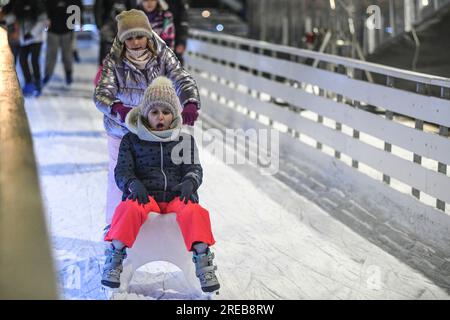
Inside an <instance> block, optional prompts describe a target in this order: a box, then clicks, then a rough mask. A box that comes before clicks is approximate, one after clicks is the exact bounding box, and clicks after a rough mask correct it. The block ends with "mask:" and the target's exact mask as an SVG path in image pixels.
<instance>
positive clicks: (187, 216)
mask: <svg viewBox="0 0 450 320" xmlns="http://www.w3.org/2000/svg"><path fill="white" fill-rule="evenodd" d="M164 211H165V212H167V213H169V212H175V213H176V214H177V222H178V225H179V226H180V230H181V234H182V235H183V238H184V243H185V245H186V249H187V250H188V251H192V245H193V244H194V243H195V242H204V243H206V244H207V245H209V246H212V245H213V244H214V243H215V242H216V241H215V240H214V237H213V234H212V231H211V222H210V219H209V213H208V211H207V210H206V209H204V208H203V207H202V206H200V205H199V204H198V203H193V202H191V201H189V202H188V204H184V202H183V201H181V200H180V198H179V197H176V198H175V199H173V200H172V201H170V202H169V204H168V205H167V207H166V210H164Z"/></svg>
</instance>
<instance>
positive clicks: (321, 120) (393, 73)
mask: <svg viewBox="0 0 450 320" xmlns="http://www.w3.org/2000/svg"><path fill="white" fill-rule="evenodd" d="M315 60H319V61H320V63H319V66H318V68H313V67H312V66H311V64H312V62H313V61H315ZM186 62H187V66H188V69H189V71H190V72H191V73H192V74H193V76H194V77H195V79H196V81H197V83H198V84H199V87H200V88H201V94H202V100H203V101H204V102H203V104H206V107H205V108H204V110H206V111H204V112H207V113H208V112H209V113H210V115H211V116H212V117H214V112H215V111H214V110H217V109H218V108H219V107H225V108H228V109H229V108H230V106H233V107H232V109H233V108H234V109H233V111H235V112H238V111H239V112H240V111H241V110H245V111H244V113H245V116H247V117H249V118H250V117H252V118H253V119H256V120H258V119H260V118H261V119H262V118H264V119H267V118H268V119H269V122H268V124H267V125H268V126H270V127H272V128H275V129H277V130H281V132H282V134H285V135H288V136H290V137H293V138H294V139H295V141H296V143H299V144H301V143H308V144H310V145H311V146H313V148H312V149H311V152H310V153H311V154H310V156H314V154H317V153H321V154H324V153H326V154H327V155H329V156H330V157H329V164H330V165H331V164H332V163H335V162H336V161H341V162H343V163H345V164H347V165H348V166H349V167H350V168H352V169H354V170H352V171H351V174H352V175H355V176H358V175H361V174H366V175H369V176H370V177H371V178H374V179H376V180H378V181H379V182H380V185H381V186H383V187H382V188H388V189H389V190H392V193H391V195H392V197H393V198H394V197H396V194H398V193H397V192H400V193H402V194H403V195H404V194H408V195H409V197H406V198H408V199H409V200H408V201H407V202H404V203H403V204H402V205H404V206H410V208H411V211H412V210H415V214H417V215H418V216H419V215H421V216H423V214H424V212H417V211H418V210H417V206H416V202H420V203H421V204H424V205H425V207H426V208H427V209H426V211H427V212H428V216H429V217H432V216H433V217H439V218H438V220H439V223H438V224H439V228H441V227H442V229H441V231H440V232H438V231H436V233H435V235H436V236H438V237H440V239H441V240H442V239H445V241H449V240H450V235H449V231H450V215H449V213H450V207H449V203H450V192H449V190H450V177H449V174H448V173H449V172H448V165H449V164H450V139H449V135H448V128H449V127H450V100H449V92H450V79H447V78H442V77H437V76H431V75H426V74H421V73H417V72H410V71H405V70H400V69H396V68H392V67H386V66H382V65H377V64H373V63H367V62H363V61H358V60H353V59H348V58H343V57H338V56H332V55H328V54H321V53H317V52H313V51H308V50H301V49H297V48H292V47H286V46H281V45H273V44H269V43H266V42H261V41H255V40H250V39H243V38H238V37H234V36H229V35H218V34H216V33H214V34H213V33H208V32H204V31H198V30H192V31H191V38H190V40H189V43H188V54H187V56H186ZM366 73H371V74H373V75H376V76H377V79H378V82H377V83H371V82H369V81H367V78H366V77H365V74H366ZM380 79H382V80H381V81H380ZM399 83H402V86H400V87H399V86H397V84H399ZM404 83H408V84H409V87H414V88H415V90H414V91H411V90H409V89H406V88H404V86H403V84H404ZM277 100H281V101H284V102H285V103H284V105H281V106H280V105H277V104H276V103H274V101H277ZM237 106H239V108H238V107H237ZM242 107H243V108H242ZM371 111H372V112H371ZM373 111H376V112H373ZM216 120H220V119H216ZM260 123H261V121H259V124H260ZM280 128H283V129H280ZM305 137H306V138H308V139H303V138H305ZM306 141H313V142H312V143H311V142H306ZM330 150H332V152H329V151H330ZM363 167H364V168H370V173H367V172H365V171H364V170H363V169H362V168H363ZM402 199H403V198H402ZM414 208H416V209H414ZM421 208H422V207H421ZM430 219H434V218H430ZM430 223H431V224H433V223H434V225H436V221H434V222H430ZM437 233H439V235H437ZM432 236H434V235H431V237H432ZM445 241H443V242H442V243H444V242H445ZM447 243H448V242H447Z"/></svg>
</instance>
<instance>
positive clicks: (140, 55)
mask: <svg viewBox="0 0 450 320" xmlns="http://www.w3.org/2000/svg"><path fill="white" fill-rule="evenodd" d="M150 54H151V53H150V50H148V49H142V50H130V49H128V48H126V51H125V56H126V57H127V59H128V60H130V61H131V63H132V64H134V65H135V66H136V68H138V69H140V70H142V69H145V66H146V65H147V62H148V61H149V60H150V58H151V56H150Z"/></svg>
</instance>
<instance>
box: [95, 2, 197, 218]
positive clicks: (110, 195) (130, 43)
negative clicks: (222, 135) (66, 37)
mask: <svg viewBox="0 0 450 320" xmlns="http://www.w3.org/2000/svg"><path fill="white" fill-rule="evenodd" d="M116 20H117V23H118V32H117V37H116V39H115V41H114V44H113V47H112V48H111V51H110V53H109V54H108V55H107V56H106V58H105V59H104V60H103V69H102V73H101V78H100V80H99V82H98V84H97V86H96V88H95V94H94V101H95V104H96V106H97V108H98V109H99V110H100V111H101V112H102V113H103V114H104V117H103V122H104V126H105V129H106V131H107V134H108V150H109V174H108V191H107V204H106V222H107V224H110V223H111V219H112V215H113V213H114V209H115V207H116V206H117V205H118V204H119V203H120V202H121V199H122V198H121V197H122V192H121V191H120V190H119V189H118V188H117V186H116V184H115V181H114V168H115V166H116V163H117V155H118V151H119V146H120V142H121V140H122V137H123V136H124V135H125V134H126V133H128V129H127V128H126V126H125V124H124V121H125V117H126V115H127V113H128V112H129V111H130V110H131V109H132V108H135V107H136V106H137V105H138V104H139V103H140V102H141V100H142V97H143V95H144V92H145V89H146V88H147V87H148V86H149V84H150V83H151V82H152V80H153V79H155V78H156V77H158V76H160V75H164V76H167V77H168V78H169V79H171V80H172V82H173V83H174V84H175V87H176V92H177V95H178V98H179V100H180V103H181V106H182V111H181V115H182V119H183V124H188V125H193V124H194V121H195V120H196V119H197V117H198V109H200V97H199V93H198V89H197V85H196V83H195V81H194V79H193V78H192V77H191V76H190V74H189V73H188V72H186V71H185V70H184V69H183V68H182V67H181V65H180V63H179V61H178V60H177V58H176V56H175V55H174V53H173V52H172V50H170V49H169V48H168V47H167V45H166V44H165V43H164V41H163V40H161V38H160V37H158V36H156V35H155V33H154V32H153V31H152V28H151V26H150V23H149V21H148V19H147V16H146V15H145V13H144V12H142V11H140V10H135V9H132V10H129V11H124V12H122V13H120V14H119V15H118V16H117V17H116Z"/></svg>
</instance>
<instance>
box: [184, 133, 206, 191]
mask: <svg viewBox="0 0 450 320" xmlns="http://www.w3.org/2000/svg"><path fill="white" fill-rule="evenodd" d="M184 139H190V147H191V148H190V152H191V154H190V157H189V158H190V161H189V162H188V163H184V162H183V164H182V165H181V175H182V176H183V178H182V179H181V181H185V180H187V179H191V181H193V182H194V188H195V190H197V189H198V188H199V187H200V185H201V184H202V180H203V168H202V166H201V164H200V158H199V156H198V149H197V145H196V144H195V140H194V137H193V136H189V137H184ZM183 158H184V157H183Z"/></svg>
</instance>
